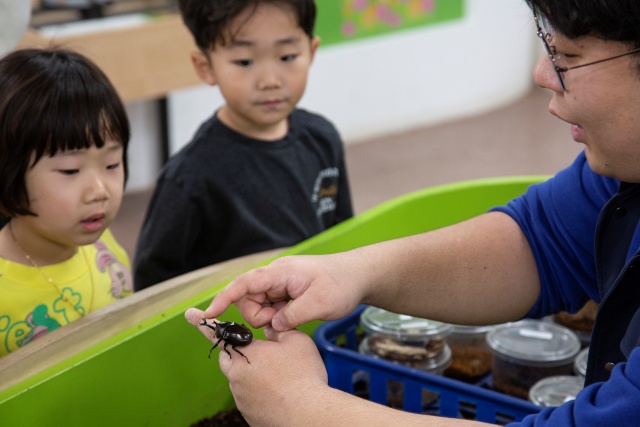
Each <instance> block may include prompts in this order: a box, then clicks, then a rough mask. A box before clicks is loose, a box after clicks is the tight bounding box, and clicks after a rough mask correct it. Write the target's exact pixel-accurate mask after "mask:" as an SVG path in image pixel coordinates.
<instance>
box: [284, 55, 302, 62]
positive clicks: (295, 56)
mask: <svg viewBox="0 0 640 427" xmlns="http://www.w3.org/2000/svg"><path fill="white" fill-rule="evenodd" d="M297 57H298V54H296V53H293V54H291V55H284V56H283V57H281V58H280V59H281V60H282V62H291V61H293V60H294V59H296V58H297Z"/></svg>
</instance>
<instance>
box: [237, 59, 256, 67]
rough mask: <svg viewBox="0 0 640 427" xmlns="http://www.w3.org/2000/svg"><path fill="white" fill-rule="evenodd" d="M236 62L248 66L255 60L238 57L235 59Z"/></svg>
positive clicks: (241, 65)
mask: <svg viewBox="0 0 640 427" xmlns="http://www.w3.org/2000/svg"><path fill="white" fill-rule="evenodd" d="M233 63H234V64H236V65H239V66H240V67H248V66H249V65H251V64H253V61H252V60H250V59H238V60H237V61H233Z"/></svg>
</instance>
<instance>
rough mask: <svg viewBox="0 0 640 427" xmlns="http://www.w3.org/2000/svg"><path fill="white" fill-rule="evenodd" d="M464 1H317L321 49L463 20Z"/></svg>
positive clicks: (317, 29)
mask: <svg viewBox="0 0 640 427" xmlns="http://www.w3.org/2000/svg"><path fill="white" fill-rule="evenodd" d="M463 3H464V0H316V4H317V7H318V17H317V22H316V29H315V32H316V34H317V35H319V36H320V38H321V39H322V45H323V46H327V45H330V44H335V43H342V42H348V41H353V40H358V39H363V38H367V37H371V36H379V35H384V34H389V33H392V32H396V31H401V30H406V29H410V28H416V27H422V26H425V25H431V24H435V23H441V22H445V21H452V20H456V19H461V18H462V17H463V15H464V7H463V6H464V5H463Z"/></svg>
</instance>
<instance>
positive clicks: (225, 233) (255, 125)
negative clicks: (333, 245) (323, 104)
mask: <svg viewBox="0 0 640 427" xmlns="http://www.w3.org/2000/svg"><path fill="white" fill-rule="evenodd" d="M180 10H181V13H182V16H183V19H184V22H185V24H186V25H187V27H188V28H189V30H190V31H191V33H192V34H193V36H194V38H195V41H196V44H197V46H198V48H199V51H196V52H194V53H192V55H191V59H192V62H193V66H194V68H195V70H196V72H197V73H198V75H199V76H200V77H201V78H202V80H203V81H204V82H205V83H207V84H209V85H211V86H214V85H217V86H218V87H219V88H220V91H221V93H222V95H223V97H224V99H225V104H224V105H223V106H222V107H221V108H220V109H218V110H217V111H216V113H215V114H214V115H213V116H212V117H211V118H210V119H208V120H207V121H206V122H205V123H204V124H202V125H201V127H200V129H199V130H198V131H197V132H196V134H195V136H194V138H193V140H192V141H191V142H190V143H189V144H188V145H187V146H186V147H185V148H184V149H182V150H181V151H180V152H179V153H178V154H176V155H175V156H173V157H172V158H171V159H170V160H169V162H168V163H167V165H166V166H165V167H164V169H163V171H162V173H161V175H160V177H159V179H158V182H157V188H156V190H155V193H154V195H153V198H152V200H151V203H150V206H149V208H148V212H147V215H146V219H145V221H144V225H143V227H142V231H141V235H140V239H139V241H138V247H137V252H136V256H135V263H134V270H135V273H134V275H135V277H134V284H135V288H136V290H139V289H143V288H145V287H148V286H151V285H154V284H156V283H158V282H162V281H164V280H167V279H169V278H172V277H175V276H178V275H180V274H183V273H186V272H189V271H192V270H195V269H198V268H201V267H204V266H207V265H210V264H214V263H217V262H221V261H224V260H227V259H231V258H235V257H239V256H242V255H246V254H250V253H255V252H259V251H264V250H268V249H273V248H278V247H286V246H291V245H293V244H296V243H298V242H300V241H302V240H304V239H306V238H308V237H311V236H313V235H314V234H317V233H318V232H320V231H322V230H324V229H327V228H329V227H331V226H333V225H335V224H337V223H339V222H341V221H343V220H345V219H347V218H350V217H351V216H352V206H351V198H350V193H349V185H348V181H347V172H346V169H345V159H344V151H343V144H342V141H341V139H340V136H339V134H338V132H337V131H336V129H335V128H334V127H333V125H332V124H331V123H329V122H328V121H327V120H325V119H324V118H322V117H320V116H318V115H316V114H313V113H310V112H308V111H305V110H302V109H298V108H296V105H297V103H298V101H299V100H300V98H301V97H302V95H303V93H304V90H305V86H306V82H307V74H308V71H309V67H310V65H311V62H312V60H313V57H314V54H315V52H316V49H317V48H318V44H319V39H318V37H315V36H314V35H313V27H314V23H315V13H316V8H315V4H314V2H313V0H277V1H268V0H206V1H205V0H181V1H180Z"/></svg>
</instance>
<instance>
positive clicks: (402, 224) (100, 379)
mask: <svg viewBox="0 0 640 427" xmlns="http://www.w3.org/2000/svg"><path fill="white" fill-rule="evenodd" d="M545 178H546V177H543V176H526V177H505V178H492V179H481V180H473V181H465V182H459V183H454V184H448V185H442V186H438V187H432V188H428V189H424V190H421V191H417V192H414V193H410V194H407V195H405V196H401V197H398V198H396V199H393V200H390V201H388V202H386V203H383V204H381V205H379V206H377V207H375V208H373V209H371V210H369V211H367V212H364V213H362V214H361V215H358V216H356V217H354V218H352V219H350V220H348V221H345V222H344V223H342V224H340V225H338V226H336V227H334V228H332V229H330V230H327V231H325V232H323V233H321V234H319V235H317V236H315V237H313V238H311V239H308V240H306V241H304V242H302V243H300V244H298V245H296V246H293V247H291V248H289V249H287V250H284V251H277V252H275V255H274V252H271V253H268V254H265V255H264V256H259V255H256V256H254V257H253V258H247V260H248V261H246V260H245V263H244V264H242V263H240V264H238V263H237V262H231V263H229V264H226V263H222V264H220V265H218V267H217V268H215V269H214V270H215V272H214V273H213V274H210V273H209V270H204V269H203V271H200V272H195V273H193V274H192V275H191V276H189V277H188V278H187V279H188V280H183V279H184V278H182V279H181V280H182V282H183V283H184V284H185V285H184V286H185V287H184V291H183V290H182V289H183V288H179V289H180V292H174V293H173V294H170V296H167V297H163V295H164V294H163V292H164V291H163V289H165V288H168V287H170V285H171V283H174V282H176V283H177V281H176V280H175V279H172V281H168V282H171V283H168V282H165V283H163V284H160V285H157V286H154V287H151V288H149V289H148V290H145V291H142V292H139V293H137V294H136V295H133V296H131V297H129V298H127V299H125V300H123V301H121V302H119V303H116V304H113V305H112V306H110V307H108V309H109V310H111V312H110V316H105V317H104V319H105V320H104V323H99V322H97V323H96V322H94V324H93V325H92V326H91V327H87V328H85V329H84V332H83V329H79V330H78V331H72V330H71V329H69V330H70V331H72V332H71V333H69V334H68V335H67V336H66V337H65V338H64V339H65V340H71V339H73V338H74V337H73V335H74V334H75V335H78V334H81V333H84V334H87V331H92V330H93V331H94V336H93V337H92V336H91V335H86V337H85V336H81V339H78V336H76V337H75V340H74V341H75V342H78V341H80V343H82V342H83V340H85V339H86V342H87V345H86V348H82V346H80V348H79V350H78V351H77V352H76V353H75V354H74V355H73V356H71V357H67V358H66V359H64V360H62V361H56V362H55V363H53V361H54V360H55V358H54V356H55V354H56V353H55V352H52V351H50V352H49V353H48V355H47V353H46V348H43V349H40V351H36V352H33V353H32V354H29V355H27V354H26V353H24V354H25V355H26V356H25V358H24V359H23V360H22V362H23V364H29V363H31V365H29V366H33V365H34V364H37V363H40V362H42V363H43V364H44V367H43V368H41V369H37V370H35V371H36V372H34V373H33V375H30V376H29V377H28V378H25V379H22V380H20V381H18V382H15V381H14V382H11V380H10V378H11V375H10V374H12V370H11V368H9V369H5V370H3V369H2V363H3V360H2V359H0V424H1V425H2V426H3V427H12V426H20V427H23V426H38V427H40V426H45V425H60V426H87V425H92V426H145V425H146V426H154V427H155V426H181V425H184V426H188V425H190V424H192V423H195V422H197V421H198V420H200V419H202V418H206V417H210V416H212V415H214V414H216V413H217V412H219V411H221V410H225V409H230V408H233V407H234V406H235V404H234V402H233V398H232V396H231V393H230V391H229V388H228V382H227V380H226V378H225V377H224V376H223V375H222V373H221V372H220V370H219V367H218V364H217V355H216V357H212V358H211V359H209V358H207V354H208V352H209V348H210V344H209V343H208V342H207V341H206V340H205V339H204V338H203V337H202V335H201V334H200V332H198V331H197V330H196V329H195V328H193V327H192V326H190V325H189V324H188V323H187V322H186V320H185V319H184V315H183V314H184V311H185V310H186V309H187V308H189V307H199V308H201V309H204V308H205V307H207V306H208V304H209V302H210V301H211V299H212V298H213V297H214V296H215V295H216V293H217V292H219V290H220V289H221V288H222V287H223V286H224V285H226V284H227V283H228V282H229V281H230V280H231V279H232V278H233V277H234V276H235V275H237V274H238V272H239V271H246V270H248V269H250V268H253V267H257V266H258V265H263V264H265V263H267V262H268V261H270V260H271V259H273V258H274V256H276V257H277V256H282V255H289V254H322V253H333V252H339V251H345V250H348V249H352V248H355V247H358V246H362V245H366V244H370V243H374V242H378V241H383V240H388V239H392V238H396V237H401V236H407V235H411V234H416V233H420V232H423V231H427V230H432V229H435V228H439V227H442V226H446V225H450V224H453V223H456V222H459V221H462V220H465V219H468V218H470V217H472V216H476V215H478V214H481V213H483V212H485V211H487V210H488V209H489V208H491V207H492V206H496V205H500V204H504V203H505V202H507V201H508V200H510V199H512V198H513V197H515V196H517V195H519V194H522V193H523V192H524V191H525V190H526V188H527V187H528V186H529V185H530V184H532V183H535V182H539V181H542V180H543V179H545ZM227 265H229V266H227ZM183 283H181V285H182V284H183ZM165 285H166V286H165ZM154 288H155V289H154ZM174 288H176V287H175V286H174ZM187 289H190V291H189V292H187ZM194 289H195V290H198V291H197V292H196V293H194V292H195V291H194ZM147 291H148V292H147ZM162 298H164V299H165V300H164V301H163V303H162V304H159V305H157V307H159V308H158V309H156V311H155V312H153V310H152V311H151V314H150V315H148V316H147V317H144V318H142V319H139V318H137V317H136V316H141V315H140V314H139V313H140V310H136V307H138V308H142V307H145V305H148V306H153V304H155V303H156V300H159V299H162ZM128 299H131V300H130V302H128V303H127V304H129V307H128V308H127V309H124V308H121V307H119V306H118V304H121V303H123V304H124V303H125V301H127V300H128ZM154 307H155V306H154ZM90 317H91V316H88V317H87V318H85V319H82V320H80V321H78V322H81V321H85V320H87V319H89V318H90ZM222 320H225V321H239V322H242V319H241V318H240V316H239V315H238V313H237V312H236V311H235V310H234V309H232V310H229V311H228V312H227V313H225V315H224V316H223V317H222ZM87 321H88V320H87ZM118 322H119V324H118V325H117V326H116V327H113V329H109V330H108V331H109V333H108V336H106V337H101V336H99V334H97V332H96V331H101V329H100V328H101V327H102V325H104V328H111V327H112V326H111V324H112V323H114V324H115V323H118ZM319 324H320V323H319V322H312V323H310V324H308V325H305V326H304V327H303V328H302V329H303V330H304V331H305V332H306V333H309V334H312V333H313V331H314V330H315V328H316V327H317V326H318V325H319ZM73 325H74V324H71V325H69V326H68V327H65V328H71V327H72V326H73ZM123 325H124V326H123ZM65 328H61V330H63V329H65ZM91 328H93V329H91ZM104 330H105V331H107V329H104ZM112 330H113V332H111V331H112ZM69 335H70V336H71V337H69ZM256 336H257V337H259V338H260V337H262V335H261V333H260V331H256ZM95 337H98V338H96V341H97V342H95V343H93V342H91V343H90V344H89V342H90V339H91V338H95ZM61 342H64V341H61ZM36 343H37V342H34V343H32V344H30V345H31V346H35V345H36ZM54 344H55V343H54ZM54 344H51V345H54ZM44 347H46V346H44ZM28 348H29V346H27V347H25V348H24V349H21V350H20V351H22V350H26V349H28ZM34 348H36V347H34ZM16 353H18V352H15V353H14V354H16ZM21 354H22V353H21ZM10 356H11V355H9V356H6V357H10ZM27 356H28V357H27ZM49 358H51V361H52V364H50V366H46V362H48V361H49V360H42V359H49ZM3 359H4V358H3ZM30 361H33V362H30ZM17 366H20V365H19V363H18V364H17ZM13 374H15V372H13Z"/></svg>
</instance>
